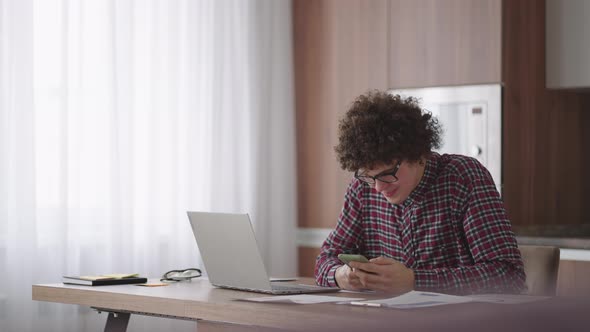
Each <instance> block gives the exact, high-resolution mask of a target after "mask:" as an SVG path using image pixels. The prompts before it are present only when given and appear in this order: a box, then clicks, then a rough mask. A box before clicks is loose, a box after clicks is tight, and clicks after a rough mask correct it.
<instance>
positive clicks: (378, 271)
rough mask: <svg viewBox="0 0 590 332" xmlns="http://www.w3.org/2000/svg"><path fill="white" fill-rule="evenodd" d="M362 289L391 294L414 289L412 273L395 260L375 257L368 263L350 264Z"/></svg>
mask: <svg viewBox="0 0 590 332" xmlns="http://www.w3.org/2000/svg"><path fill="white" fill-rule="evenodd" d="M348 265H349V266H350V267H352V268H355V269H356V275H357V276H358V277H359V279H360V281H361V284H362V285H363V287H364V288H367V289H372V290H377V291H385V292H392V293H405V292H409V291H411V290H413V289H414V271H413V270H412V269H409V268H407V267H405V265H404V264H402V263H400V262H398V261H396V260H395V259H391V258H387V257H383V256H381V257H377V258H373V259H371V260H370V261H369V263H360V262H350V263H349V264H348Z"/></svg>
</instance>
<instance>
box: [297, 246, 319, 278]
mask: <svg viewBox="0 0 590 332" xmlns="http://www.w3.org/2000/svg"><path fill="white" fill-rule="evenodd" d="M298 254H299V275H300V276H302V277H313V272H314V269H315V259H316V258H317V257H318V255H319V254H320V249H318V248H308V247H299V253H298Z"/></svg>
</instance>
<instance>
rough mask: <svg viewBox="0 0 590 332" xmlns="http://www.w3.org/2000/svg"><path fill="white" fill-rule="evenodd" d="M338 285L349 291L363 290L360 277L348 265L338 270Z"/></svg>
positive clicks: (336, 276) (336, 275)
mask: <svg viewBox="0 0 590 332" xmlns="http://www.w3.org/2000/svg"><path fill="white" fill-rule="evenodd" d="M334 277H335V278H336V283H338V287H340V288H342V289H348V290H361V289H362V288H363V285H362V284H361V281H360V279H359V277H358V276H357V275H356V271H354V270H353V269H351V268H350V267H348V265H342V266H341V267H339V268H337V269H336V274H335V276H334Z"/></svg>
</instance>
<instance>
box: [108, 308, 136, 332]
mask: <svg viewBox="0 0 590 332" xmlns="http://www.w3.org/2000/svg"><path fill="white" fill-rule="evenodd" d="M129 316H131V314H129V313H121V312H109V317H108V318H107V323H106V325H105V326H104V332H125V331H126V330H127V324H129Z"/></svg>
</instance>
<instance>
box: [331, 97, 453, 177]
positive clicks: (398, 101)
mask: <svg viewBox="0 0 590 332" xmlns="http://www.w3.org/2000/svg"><path fill="white" fill-rule="evenodd" d="M441 133H442V128H441V126H440V124H439V122H438V120H437V119H436V118H435V117H433V116H432V114H431V113H430V112H427V111H423V110H422V109H421V108H420V106H419V104H418V100H417V99H416V98H414V97H407V98H402V97H401V96H399V95H392V94H389V93H387V92H384V91H371V92H368V93H367V94H364V95H361V96H359V97H358V98H357V99H356V100H355V101H354V102H353V104H352V106H351V107H350V109H349V110H348V111H347V112H346V114H345V115H344V117H343V118H342V119H341V120H340V123H339V127H338V140H339V142H338V145H337V146H336V147H335V148H334V149H335V150H336V154H337V157H338V161H339V162H340V166H341V167H342V169H345V170H348V171H353V172H354V171H357V170H359V169H361V168H368V169H371V168H374V167H375V166H378V165H380V164H387V163H391V162H392V161H394V160H408V161H418V160H420V158H421V157H422V156H425V155H427V154H429V153H430V152H431V151H432V150H433V149H437V148H439V147H440V144H441Z"/></svg>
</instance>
